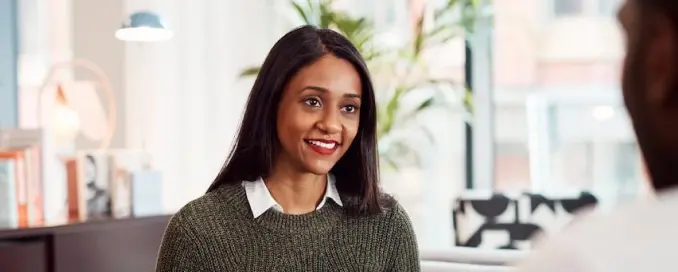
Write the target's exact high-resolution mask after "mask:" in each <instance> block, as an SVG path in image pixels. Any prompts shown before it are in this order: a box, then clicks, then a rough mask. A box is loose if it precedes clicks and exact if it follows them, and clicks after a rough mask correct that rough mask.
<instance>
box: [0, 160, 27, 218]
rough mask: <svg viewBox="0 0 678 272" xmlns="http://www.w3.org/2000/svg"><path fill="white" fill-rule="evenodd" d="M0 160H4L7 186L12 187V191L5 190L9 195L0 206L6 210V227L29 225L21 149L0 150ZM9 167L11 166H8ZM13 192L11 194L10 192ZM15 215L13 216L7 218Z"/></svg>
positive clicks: (24, 168)
mask: <svg viewBox="0 0 678 272" xmlns="http://www.w3.org/2000/svg"><path fill="white" fill-rule="evenodd" d="M0 160H2V161H4V162H5V166H4V168H5V169H7V170H6V173H7V174H6V182H7V185H6V187H7V188H10V187H11V188H14V192H11V191H6V192H5V194H6V195H9V197H8V198H7V199H3V200H2V202H1V203H0V206H3V207H5V208H3V210H7V214H6V215H4V217H7V221H6V222H7V225H6V226H4V227H8V228H19V227H28V226H29V216H28V193H27V189H26V187H27V182H26V172H27V171H26V167H25V158H24V153H23V152H21V151H0ZM10 167H11V168H10ZM12 193H13V194H14V195H13V196H12V195H11V194H12ZM10 216H15V217H14V218H9V217H10Z"/></svg>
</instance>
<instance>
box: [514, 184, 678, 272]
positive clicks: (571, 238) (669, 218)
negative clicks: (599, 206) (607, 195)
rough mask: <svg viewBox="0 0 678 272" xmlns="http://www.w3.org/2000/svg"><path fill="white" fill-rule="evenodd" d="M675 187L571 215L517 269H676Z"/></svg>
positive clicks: (603, 271) (611, 271) (557, 271)
mask: <svg viewBox="0 0 678 272" xmlns="http://www.w3.org/2000/svg"><path fill="white" fill-rule="evenodd" d="M676 244H678V190H672V191H670V192H666V193H662V194H661V195H659V196H658V197H657V198H656V199H648V200H643V201H639V202H637V203H634V204H630V205H627V206H626V207H623V208H619V209H617V210H615V211H613V212H610V213H607V214H602V213H601V214H590V215H587V216H584V217H583V218H580V219H577V221H575V222H573V224H572V225H571V226H569V227H568V228H566V229H565V230H564V231H563V232H561V233H558V234H554V235H553V237H548V239H547V240H546V241H545V243H544V244H542V245H540V246H538V247H537V248H536V249H535V250H534V251H533V252H532V253H531V254H530V255H529V256H528V258H527V259H525V260H523V262H522V263H520V264H519V265H518V269H517V271H518V272H544V271H548V272H644V271H652V272H662V271H678V255H677V254H676V250H675V248H676Z"/></svg>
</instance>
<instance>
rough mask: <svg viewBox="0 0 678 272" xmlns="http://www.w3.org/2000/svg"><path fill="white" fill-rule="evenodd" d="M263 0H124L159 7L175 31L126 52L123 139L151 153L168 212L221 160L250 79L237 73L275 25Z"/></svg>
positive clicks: (261, 49) (199, 187)
mask: <svg viewBox="0 0 678 272" xmlns="http://www.w3.org/2000/svg"><path fill="white" fill-rule="evenodd" d="M278 2H280V1H278ZM267 4H268V3H267V2H265V1H208V0H202V1H182V0H165V1H152V0H125V11H126V13H131V12H134V11H138V10H144V9H149V10H153V11H156V12H159V13H161V14H163V15H164V16H165V18H166V20H167V22H168V23H169V24H170V27H171V28H172V29H173V30H174V31H175V36H174V38H173V39H172V40H171V41H169V42H166V43H159V44H147V45H143V46H140V45H138V44H128V45H127V46H126V55H125V71H126V74H125V77H126V79H127V81H126V85H125V96H126V98H127V104H126V108H125V117H124V118H125V123H126V125H127V133H126V137H125V138H126V143H127V146H128V147H129V148H137V147H142V146H144V145H145V147H146V148H147V149H148V150H149V151H150V152H151V153H152V154H153V155H154V163H155V166H156V167H157V168H159V169H160V170H162V171H163V172H164V174H165V196H166V201H165V206H166V208H167V210H168V211H173V210H176V209H178V208H180V207H181V206H182V205H183V204H185V203H186V202H187V201H189V200H191V199H193V198H195V197H198V196H200V195H201V194H202V193H204V192H205V190H206V189H207V187H208V185H209V184H210V183H211V181H212V180H213V178H214V176H215V175H216V174H217V172H218V170H219V169H220V167H221V166H222V164H223V162H224V161H225V158H226V156H227V152H228V151H229V149H230V146H231V143H232V138H233V136H234V133H235V131H236V128H237V125H238V123H239V121H240V117H241V112H242V109H243V106H244V102H245V99H246V96H247V94H248V93H249V88H250V86H251V82H252V81H251V80H242V79H238V78H237V75H238V73H239V72H240V70H241V69H243V68H244V67H247V66H248V65H253V64H258V63H260V62H261V61H263V58H264V57H265V54H266V53H267V52H268V49H269V47H270V46H271V45H272V44H273V42H274V41H275V40H276V39H277V38H278V34H277V33H279V29H280V28H281V27H280V23H279V21H277V20H281V18H279V17H278V16H276V14H275V13H274V12H273V9H272V6H270V5H267ZM272 26H278V27H277V28H278V29H274V28H273V27H272Z"/></svg>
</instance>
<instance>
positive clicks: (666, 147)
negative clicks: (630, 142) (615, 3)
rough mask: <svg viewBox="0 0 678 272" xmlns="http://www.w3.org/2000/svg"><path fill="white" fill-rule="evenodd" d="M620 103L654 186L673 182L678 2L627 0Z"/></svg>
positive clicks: (677, 157)
mask: <svg viewBox="0 0 678 272" xmlns="http://www.w3.org/2000/svg"><path fill="white" fill-rule="evenodd" d="M619 20H620V21H621V24H622V26H623V28H624V31H625V32H626V36H627V54H626V59H625V62H624V72H623V84H622V85H623V86H622V88H623V94H624V102H625V104H626V107H627V109H628V111H629V114H630V116H631V120H632V122H633V126H634V129H635V131H636V135H637V139H638V143H639V145H640V148H641V150H642V152H643V155H644V158H645V161H646V166H647V170H648V172H649V175H650V178H651V180H652V183H653V186H654V188H655V189H656V190H663V189H666V188H669V187H673V186H674V185H678V165H677V164H676V163H678V47H677V46H678V0H627V1H626V2H625V3H624V5H623V6H622V8H621V9H620V11H619Z"/></svg>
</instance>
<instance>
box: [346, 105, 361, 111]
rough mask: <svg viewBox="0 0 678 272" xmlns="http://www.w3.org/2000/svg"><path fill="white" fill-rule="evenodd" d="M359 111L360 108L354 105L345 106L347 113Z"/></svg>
mask: <svg viewBox="0 0 678 272" xmlns="http://www.w3.org/2000/svg"><path fill="white" fill-rule="evenodd" d="M357 110H358V107H356V106H354V105H346V106H344V111H346V112H356V111H357Z"/></svg>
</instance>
